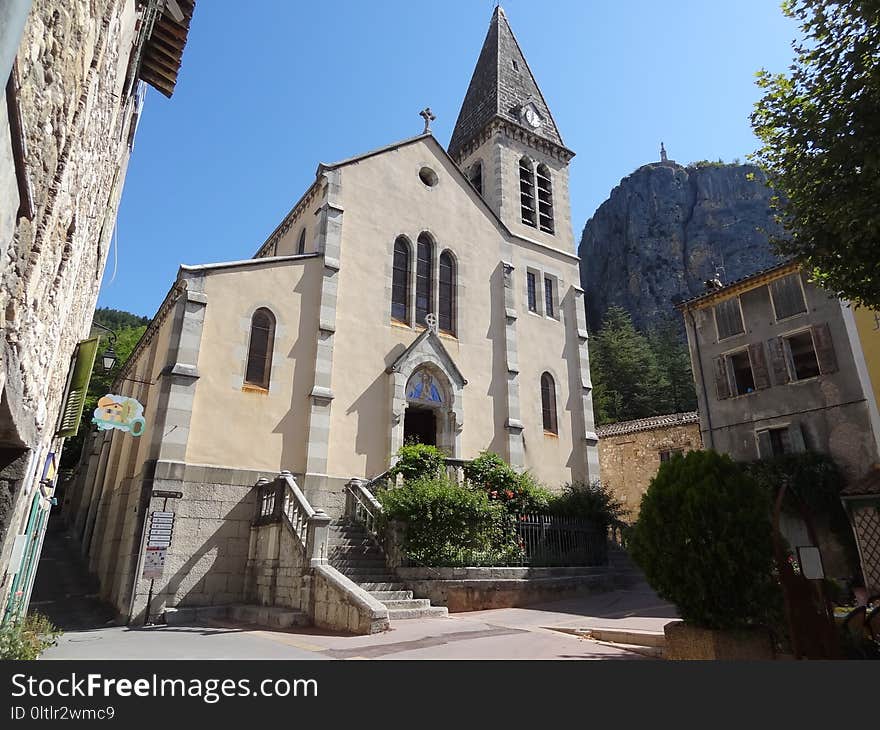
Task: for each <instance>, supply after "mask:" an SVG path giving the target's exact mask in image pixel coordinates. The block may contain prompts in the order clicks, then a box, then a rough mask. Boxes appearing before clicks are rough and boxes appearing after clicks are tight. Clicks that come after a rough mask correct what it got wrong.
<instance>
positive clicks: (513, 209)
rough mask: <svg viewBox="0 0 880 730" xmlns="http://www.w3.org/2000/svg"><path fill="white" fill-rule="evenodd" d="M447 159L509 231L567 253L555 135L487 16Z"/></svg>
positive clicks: (504, 34) (496, 22) (497, 15)
mask: <svg viewBox="0 0 880 730" xmlns="http://www.w3.org/2000/svg"><path fill="white" fill-rule="evenodd" d="M449 154H450V155H451V156H452V158H453V159H454V160H455V161H456V162H457V163H458V165H459V166H460V167H461V169H462V170H463V171H464V173H465V175H466V176H467V177H468V179H469V180H470V181H471V183H472V184H473V185H474V187H475V188H476V189H477V190H478V191H479V192H480V194H481V195H482V196H483V198H484V199H485V200H486V202H487V203H488V204H489V205H490V206H491V207H492V209H493V210H494V211H495V212H496V213H497V214H498V216H499V217H500V218H501V220H502V221H504V223H505V224H506V225H507V227H508V228H510V230H511V231H513V232H514V233H517V234H519V235H521V236H525V237H526V238H531V239H535V240H538V241H540V242H541V243H544V244H546V245H548V246H552V247H553V248H559V249H563V250H565V251H573V250H574V239H573V234H572V229H571V208H570V203H569V191H568V163H569V161H570V160H571V158H572V157H574V152H572V151H571V150H569V149H568V148H567V147H566V146H565V145H564V144H563V142H562V136H561V135H560V134H559V130H558V129H557V127H556V122H555V121H554V120H553V115H552V114H551V113H550V108H549V107H548V106H547V102H546V101H545V100H544V96H543V94H541V90H540V89H539V88H538V84H537V82H536V81H535V77H534V76H533V75H532V72H531V70H530V69H529V65H528V63H526V60H525V57H524V56H523V53H522V50H521V49H520V47H519V43H517V40H516V38H515V37H514V35H513V31H512V30H511V29H510V24H509V23H508V21H507V16H506V15H505V13H504V10H503V9H502V8H501V7H500V6H498V7H496V8H495V12H494V13H493V15H492V20H491V22H490V24H489V32H488V33H487V34H486V40H485V41H484V42H483V48H482V50H481V51H480V57H479V59H478V60H477V65H476V68H475V69H474V74H473V77H472V78H471V82H470V85H469V86H468V90H467V93H466V94H465V97H464V102H463V103H462V105H461V111H460V112H459V114H458V120H457V121H456V123H455V129H454V130H453V132H452V139H451V141H450V142H449Z"/></svg>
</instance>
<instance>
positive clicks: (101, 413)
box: [92, 393, 146, 436]
mask: <svg viewBox="0 0 880 730" xmlns="http://www.w3.org/2000/svg"><path fill="white" fill-rule="evenodd" d="M92 423H94V424H96V425H97V426H98V430H99V431H108V430H110V429H111V428H118V429H119V430H120V431H128V432H129V433H130V434H131V435H132V436H140V435H141V434H142V433H143V432H144V427H145V426H146V421H144V407H143V406H142V405H141V404H140V403H138V402H137V401H136V400H135V399H134V398H129V397H128V396H125V395H113V394H112V393H110V394H108V395H105V396H104V397H103V398H101V399H100V400H99V401H98V407H97V408H96V409H95V413H94V415H93V416H92Z"/></svg>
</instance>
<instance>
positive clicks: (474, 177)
mask: <svg viewBox="0 0 880 730" xmlns="http://www.w3.org/2000/svg"><path fill="white" fill-rule="evenodd" d="M468 179H469V180H470V181H471V185H473V186H474V187H475V188H476V190H477V192H478V193H479V194H480V195H482V194H483V163H482V162H480V161H479V160H477V161H476V162H475V163H474V164H473V165H471V170H470V172H469V173H468Z"/></svg>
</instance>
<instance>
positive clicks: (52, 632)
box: [0, 613, 61, 659]
mask: <svg viewBox="0 0 880 730" xmlns="http://www.w3.org/2000/svg"><path fill="white" fill-rule="evenodd" d="M59 636H61V631H60V629H58V627H57V626H55V625H54V624H52V622H51V621H49V619H47V618H46V617H45V616H43V615H41V614H39V613H29V614H28V615H27V616H25V617H24V618H18V619H13V620H11V621H8V622H7V623H5V624H4V625H3V626H2V627H0V659H36V658H37V657H39V656H40V654H42V653H43V652H44V651H45V650H46V649H48V648H49V647H50V646H55V644H57V643H58V637H59Z"/></svg>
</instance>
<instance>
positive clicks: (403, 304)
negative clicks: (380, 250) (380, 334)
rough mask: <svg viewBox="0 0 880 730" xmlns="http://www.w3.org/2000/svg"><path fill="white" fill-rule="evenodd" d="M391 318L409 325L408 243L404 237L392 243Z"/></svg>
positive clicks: (399, 237)
mask: <svg viewBox="0 0 880 730" xmlns="http://www.w3.org/2000/svg"><path fill="white" fill-rule="evenodd" d="M391 316H392V318H394V319H396V320H398V321H400V322H405V323H406V324H409V241H407V240H406V237H405V236H398V237H397V240H396V241H395V242H394V270H393V271H392V274H391Z"/></svg>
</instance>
